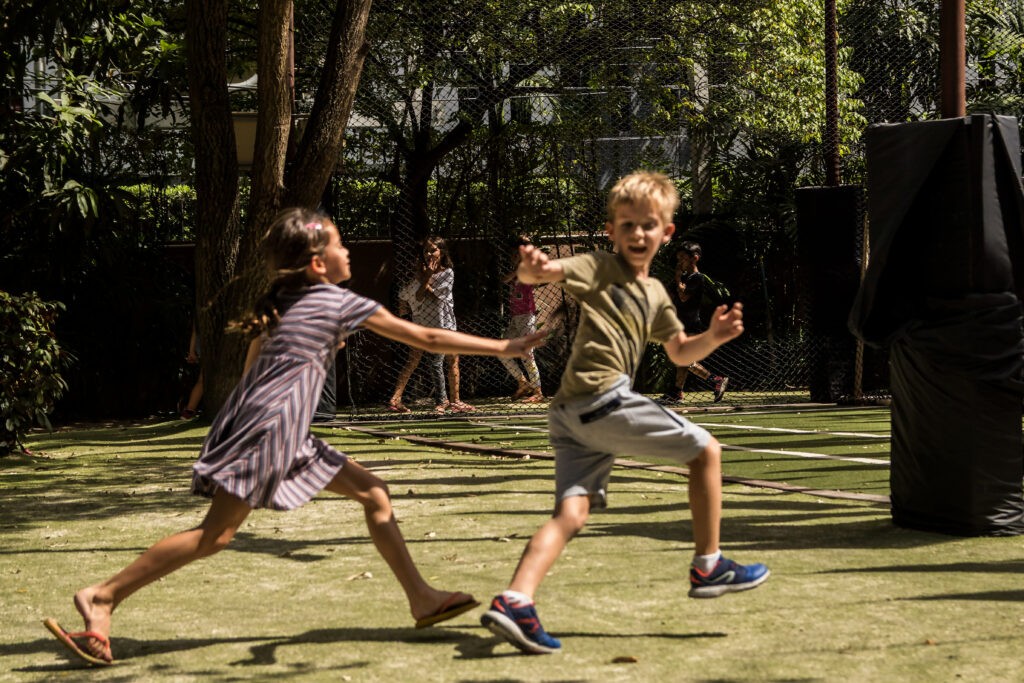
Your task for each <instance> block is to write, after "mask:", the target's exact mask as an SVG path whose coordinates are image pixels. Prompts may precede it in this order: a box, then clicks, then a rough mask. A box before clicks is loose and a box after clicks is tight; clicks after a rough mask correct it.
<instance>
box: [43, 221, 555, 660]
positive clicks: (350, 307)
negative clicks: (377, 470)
mask: <svg viewBox="0 0 1024 683" xmlns="http://www.w3.org/2000/svg"><path fill="white" fill-rule="evenodd" d="M264 250H265V254H266V257H267V261H268V264H269V265H270V267H271V269H272V270H273V271H274V274H275V278H274V281H273V285H272V287H271V289H270V292H269V293H268V294H267V295H265V296H264V297H263V298H262V299H261V300H260V302H259V303H258V304H257V306H256V311H255V316H254V317H253V318H252V319H251V320H248V321H244V322H243V323H242V324H241V326H242V327H243V328H245V329H247V330H251V331H258V332H262V336H263V343H262V344H261V345H260V349H259V355H258V357H257V358H256V359H255V361H254V362H253V363H252V364H251V367H250V368H249V369H248V370H247V371H246V373H245V374H244V376H243V377H242V379H241V381H240V382H239V384H238V386H237V387H235V389H234V391H233V392H232V394H231V395H230V397H229V398H228V399H227V401H226V403H225V405H224V407H223V408H222V409H221V411H220V412H219V413H218V414H217V417H216V419H215V420H214V422H213V425H212V426H211V428H210V431H209V434H208V435H207V437H206V440H205V441H204V443H203V446H202V450H201V452H200V455H199V460H198V462H196V464H195V465H194V468H193V470H194V471H193V480H192V490H193V492H194V493H196V494H199V495H202V496H206V497H208V498H210V499H211V503H210V509H209V511H208V512H207V514H206V517H205V518H204V519H203V521H202V522H201V523H200V524H199V526H197V527H195V528H193V529H189V530H187V531H182V532H179V533H177V534H173V535H171V536H168V537H167V538H164V539H163V540H161V541H159V542H157V543H156V544H155V545H153V546H152V547H151V548H149V550H147V551H145V552H144V553H143V554H142V555H140V556H139V557H138V558H137V559H136V560H135V561H134V562H132V563H131V564H129V565H128V566H127V567H125V568H124V569H122V570H121V571H120V572H118V573H117V574H115V575H114V576H112V577H111V578H109V579H107V580H106V581H102V582H100V583H97V584H94V585H92V586H88V587H86V588H83V589H81V590H80V591H78V592H77V593H76V594H75V597H74V604H75V608H76V609H77V610H78V612H79V613H80V614H81V615H82V618H83V619H84V620H85V630H84V631H80V632H76V633H71V632H68V631H66V630H65V629H63V628H61V626H60V625H59V624H58V623H57V622H56V621H54V620H53V619H47V620H45V622H44V623H45V624H46V626H47V628H48V629H50V631H51V632H52V633H53V634H54V635H55V636H56V637H57V638H58V639H59V640H60V641H61V642H62V643H63V644H64V645H65V646H66V647H67V648H69V649H70V650H71V651H72V652H73V653H74V654H76V655H77V656H79V657H80V658H82V659H84V660H86V661H88V662H90V663H92V664H98V665H104V664H110V663H111V662H112V661H113V656H112V655H111V651H110V640H109V636H110V629H111V614H112V613H113V611H114V610H115V609H116V608H117V606H118V605H119V604H120V603H121V601H122V600H124V599H125V598H127V597H128V596H129V595H131V594H132V593H134V592H135V591H137V590H139V589H140V588H142V587H144V586H146V585H148V584H150V583H152V582H153V581H156V580H157V579H159V578H161V577H163V576H166V575H167V574H170V573H171V572H173V571H175V570H176V569H179V568H181V567H183V566H185V565H187V564H189V563H190V562H192V561H194V560H198V559H201V558H204V557H207V556H209V555H213V554H214V553H216V552H217V551H219V550H221V549H222V548H224V547H225V546H226V545H227V544H228V542H229V541H230V540H231V539H232V537H234V535H235V532H236V531H237V530H238V528H239V526H241V524H242V522H243V521H244V520H245V519H246V517H248V515H249V513H250V512H251V511H252V510H253V509H254V508H270V509H273V510H290V509H294V508H297V507H299V506H300V505H302V504H304V503H306V502H307V501H309V500H310V499H311V498H313V497H314V496H315V495H316V494H317V493H319V492H320V491H321V490H323V489H326V490H328V491H330V492H332V493H336V494H339V495H342V496H347V497H348V498H352V499H353V500H355V501H357V502H358V503H360V504H361V505H362V506H363V508H364V512H365V517H366V523H367V526H368V527H369V532H370V536H371V538H372V539H373V542H374V545H375V546H376V548H377V550H378V551H379V552H380V554H381V556H382V557H383V558H384V560H385V561H386V562H387V564H388V566H389V567H390V568H391V570H392V571H393V572H394V574H395V576H396V578H397V579H398V582H399V583H400V584H401V586H402V589H403V590H404V591H405V595H406V598H407V599H408V601H409V609H410V611H411V613H412V617H413V619H414V620H415V623H416V627H417V628H422V627H425V626H430V625H432V624H436V623H438V622H440V621H443V620H445V619H450V618H452V617H454V616H457V615H459V614H461V613H463V612H465V611H467V610H469V609H472V608H473V607H476V606H477V605H478V604H479V603H477V602H476V600H474V599H473V597H472V596H471V595H467V594H465V593H461V592H457V591H455V592H451V591H443V590H438V589H436V588H433V587H432V586H430V585H429V584H428V583H427V582H426V581H425V580H424V578H423V577H422V576H421V575H420V573H419V571H418V570H417V569H416V565H415V564H414V563H413V561H412V558H411V557H410V555H409V552H408V549H407V548H406V545H405V541H404V539H403V538H402V535H401V532H400V531H399V529H398V524H397V522H396V520H395V517H394V514H393V512H392V507H391V501H390V498H389V496H388V490H387V487H386V485H385V484H384V482H383V481H381V480H380V479H379V478H377V477H376V476H375V475H374V474H372V473H370V472H369V471H368V470H366V469H365V468H363V467H362V466H361V465H359V464H358V463H356V462H353V461H351V460H349V459H348V458H347V457H346V456H345V455H344V454H342V453H339V452H338V451H336V450H335V449H334V448H332V447H331V446H329V445H328V444H326V443H325V442H323V441H322V440H320V439H319V438H317V437H315V436H313V435H311V434H310V432H309V425H310V421H311V418H312V412H313V410H314V408H315V407H316V404H317V397H318V396H319V395H320V391H321V389H322V386H323V383H324V374H325V368H326V364H327V363H328V362H329V361H330V359H331V358H332V357H333V354H334V351H335V349H337V348H338V347H339V345H341V344H343V343H344V340H345V338H346V337H348V335H350V334H351V333H352V332H354V331H356V329H358V328H366V329H368V330H372V331H374V332H376V333H378V334H380V335H382V336H384V337H387V338H389V339H393V340H395V341H399V342H402V343H405V344H409V345H410V346H415V347H417V348H421V349H424V350H426V351H429V352H431V353H469V354H478V355H492V356H499V357H523V356H525V355H526V354H527V353H528V352H529V351H530V350H531V349H532V348H533V347H535V346H537V345H538V344H539V343H540V342H541V339H542V338H543V336H544V335H543V333H541V334H534V335H530V336H526V337H520V338H518V339H511V340H508V339H502V340H498V339H486V338H483V337H475V336H472V335H467V334H463V333H460V332H456V331H453V330H440V329H431V328H426V327H422V326H420V325H416V324H414V323H411V322H408V321H405V320H402V319H401V318H398V317H396V316H394V315H392V314H391V313H389V312H388V311H387V309H385V308H384V307H382V306H381V305H380V304H378V303H377V302H375V301H372V300H370V299H366V298H364V297H362V296H359V295H358V294H355V293H353V292H351V291H348V290H345V289H341V288H339V287H337V286H336V285H337V284H338V283H340V282H342V281H344V280H347V279H348V278H349V277H350V276H351V270H350V267H349V258H348V249H346V248H345V247H344V246H343V245H342V243H341V238H340V235H339V233H338V229H337V228H336V227H335V225H334V224H333V223H332V222H331V220H330V219H329V218H328V217H327V216H324V215H322V214H319V213H315V212H312V211H309V210H306V209H288V210H286V211H284V212H282V213H281V214H280V215H278V216H277V218H276V219H275V220H274V222H273V224H272V225H271V227H270V229H269V230H268V231H267V234H266V236H265V237H264Z"/></svg>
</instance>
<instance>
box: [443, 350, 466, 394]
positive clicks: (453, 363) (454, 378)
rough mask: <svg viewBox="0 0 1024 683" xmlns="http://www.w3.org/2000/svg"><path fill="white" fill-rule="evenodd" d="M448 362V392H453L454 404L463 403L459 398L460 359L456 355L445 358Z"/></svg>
mask: <svg viewBox="0 0 1024 683" xmlns="http://www.w3.org/2000/svg"><path fill="white" fill-rule="evenodd" d="M444 359H445V360H446V361H447V362H448V390H449V391H450V392H451V401H452V403H462V399H461V398H459V357H458V356H455V355H451V356H445V357H444Z"/></svg>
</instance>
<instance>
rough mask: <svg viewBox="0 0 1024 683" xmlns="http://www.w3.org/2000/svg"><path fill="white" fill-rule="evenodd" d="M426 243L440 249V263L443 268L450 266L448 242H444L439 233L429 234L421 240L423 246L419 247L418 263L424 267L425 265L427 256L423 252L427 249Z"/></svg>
mask: <svg viewBox="0 0 1024 683" xmlns="http://www.w3.org/2000/svg"><path fill="white" fill-rule="evenodd" d="M428 244H432V245H434V246H435V247H437V248H438V249H440V250H441V265H442V266H444V267H445V268H451V267H452V257H451V254H449V253H448V243H447V242H445V241H444V238H443V237H441V236H440V235H431V236H430V237H428V238H426V239H425V240H423V248H422V249H420V264H421V265H423V266H424V267H426V265H427V256H426V253H425V252H426V250H427V245H428Z"/></svg>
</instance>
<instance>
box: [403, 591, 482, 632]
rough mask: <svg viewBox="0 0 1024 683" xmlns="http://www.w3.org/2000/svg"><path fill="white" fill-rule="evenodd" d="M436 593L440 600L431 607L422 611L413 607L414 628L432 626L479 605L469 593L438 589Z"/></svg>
mask: <svg viewBox="0 0 1024 683" xmlns="http://www.w3.org/2000/svg"><path fill="white" fill-rule="evenodd" d="M438 595H439V597H440V602H437V603H436V604H434V605H433V606H432V607H430V608H428V609H426V610H423V611H419V610H417V609H416V608H414V609H413V613H412V616H413V619H415V620H416V628H426V627H427V626H433V625H434V624H437V623H439V622H442V621H445V620H447V619H451V618H452V617H457V616H459V615H460V614H462V613H463V612H468V611H469V610H471V609H473V608H474V607H478V606H479V605H480V603H479V602H477V600H476V599H475V598H474V597H473V596H472V595H470V594H469V593H460V592H458V591H456V592H454V593H445V592H441V591H438Z"/></svg>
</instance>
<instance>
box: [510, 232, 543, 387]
mask: <svg viewBox="0 0 1024 683" xmlns="http://www.w3.org/2000/svg"><path fill="white" fill-rule="evenodd" d="M527 244H531V241H530V238H529V237H527V236H526V235H520V236H519V239H518V241H517V242H516V243H515V247H514V249H515V252H514V255H513V257H512V258H513V262H512V272H510V273H509V274H508V275H506V276H505V277H504V278H502V280H503V281H504V282H506V283H508V285H509V298H508V307H509V314H510V316H511V319H510V320H509V323H508V327H507V328H506V329H505V335H504V338H505V339H513V338H515V337H519V336H522V335H524V334H530V333H533V332H536V331H537V304H536V302H535V301H534V298H533V285H528V284H526V283H523V282H520V281H519V280H518V278H516V268H517V267H518V266H519V247H520V246H523V245H527ZM501 363H502V365H504V366H505V369H506V370H507V371H508V374H510V375H511V376H512V379H514V380H516V382H517V383H518V384H519V386H518V388H517V389H516V390H515V393H513V394H512V400H513V401H515V400H521V401H522V402H523V403H538V402H540V401H543V400H544V394H543V392H542V391H541V388H540V370H539V369H538V368H537V360H536V359H535V358H534V356H533V352H532V351H530V352H529V353H528V354H527V355H526V356H525V357H524V358H523V359H522V367H520V365H519V363H517V362H516V360H515V359H514V358H502V359H501ZM523 368H525V369H526V373H525V374H524V373H523Z"/></svg>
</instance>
